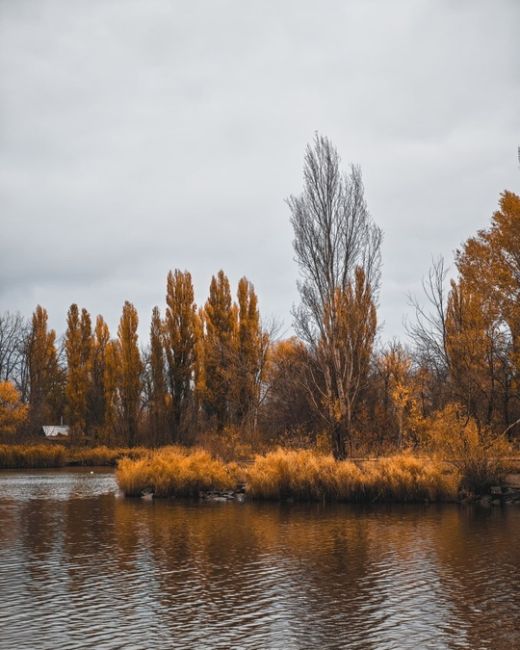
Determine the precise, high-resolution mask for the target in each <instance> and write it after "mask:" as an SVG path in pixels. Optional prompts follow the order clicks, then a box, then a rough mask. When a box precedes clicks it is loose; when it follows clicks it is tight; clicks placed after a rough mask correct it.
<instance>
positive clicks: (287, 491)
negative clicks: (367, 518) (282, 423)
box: [246, 449, 459, 502]
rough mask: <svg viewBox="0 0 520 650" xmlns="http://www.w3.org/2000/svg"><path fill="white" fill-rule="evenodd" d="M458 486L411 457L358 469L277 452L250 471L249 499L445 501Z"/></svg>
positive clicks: (450, 476)
mask: <svg viewBox="0 0 520 650" xmlns="http://www.w3.org/2000/svg"><path fill="white" fill-rule="evenodd" d="M458 483H459V477H458V475H457V473H456V472H454V471H449V470H447V469H446V468H445V467H444V466H443V465H442V464H441V463H438V462H436V461H434V460H432V459H430V458H420V457H416V456H412V455H411V454H400V455H397V456H391V457H388V458H382V459H378V460H376V461H373V462H367V461H365V462H360V463H353V462H351V461H340V462H337V461H335V460H334V459H333V458H332V457H331V456H326V455H320V454H316V453H315V452H312V451H307V450H299V451H297V450H293V451H288V450H283V449H278V450H276V451H273V452H271V453H269V454H267V455H265V456H257V457H256V458H255V461H254V463H253V465H252V466H251V467H250V468H249V469H248V471H247V483H246V493H247V494H248V495H249V496H251V497H252V498H256V499H289V498H290V499H294V500H298V501H309V500H320V501H321V500H326V501H399V502H407V501H442V500H453V499H455V498H456V496H457V490H458Z"/></svg>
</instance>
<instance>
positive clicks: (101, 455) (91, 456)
mask: <svg viewBox="0 0 520 650" xmlns="http://www.w3.org/2000/svg"><path fill="white" fill-rule="evenodd" d="M148 453H149V450H148V449H146V448H145V447H132V448H129V447H114V448H111V447H106V446H100V447H84V448H82V447H78V448H70V449H69V450H68V458H67V465H85V466H87V465H88V466H98V467H100V466H102V465H116V464H117V461H118V460H120V459H122V458H126V457H128V458H133V459H137V458H142V457H143V456H145V455H146V454H148Z"/></svg>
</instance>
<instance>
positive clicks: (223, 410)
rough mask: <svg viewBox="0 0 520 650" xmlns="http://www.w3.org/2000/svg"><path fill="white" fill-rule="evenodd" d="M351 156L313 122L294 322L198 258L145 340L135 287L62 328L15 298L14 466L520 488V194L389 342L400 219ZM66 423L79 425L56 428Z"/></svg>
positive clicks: (123, 474) (315, 492) (506, 201)
mask: <svg viewBox="0 0 520 650" xmlns="http://www.w3.org/2000/svg"><path fill="white" fill-rule="evenodd" d="M340 162H341V159H340V156H339V153H338V151H337V150H336V148H335V147H334V145H333V144H332V142H331V141H330V140H329V139H328V138H326V137H324V136H321V135H319V134H316V135H315V138H314V140H313V141H312V142H311V143H309V144H308V146H307V148H306V151H305V157H304V165H303V167H304V181H303V188H302V191H301V193H299V194H298V195H291V196H290V197H289V198H288V199H287V205H288V208H289V212H290V221H291V225H292V228H293V232H294V240H293V247H294V254H295V261H296V262H297V265H298V276H299V280H298V290H299V294H300V301H299V304H298V305H297V306H295V308H294V310H293V318H294V321H293V327H294V336H290V337H289V338H283V337H281V336H280V335H279V334H280V327H281V324H277V323H276V322H269V321H267V322H266V321H264V320H262V318H261V315H260V309H259V302H258V296H257V294H256V291H255V288H254V285H253V284H252V283H251V282H250V281H249V280H248V279H247V278H246V277H245V276H244V277H242V278H241V279H239V280H238V282H237V283H236V285H235V286H236V293H235V292H234V290H233V284H234V282H236V279H237V278H232V279H231V281H230V278H228V276H227V275H226V273H225V272H224V271H223V270H222V269H221V270H220V271H218V272H217V273H216V274H215V275H214V276H213V277H212V278H211V282H210V285H209V291H208V294H207V298H206V300H205V301H204V299H203V300H202V301H201V300H200V299H199V298H197V299H196V294H195V287H194V284H193V281H192V276H191V274H190V272H189V271H188V270H184V271H183V270H181V269H180V268H177V269H175V270H170V271H169V272H168V274H167V278H166V293H165V302H164V303H163V306H162V307H160V306H159V305H156V306H155V307H154V308H153V309H152V313H151V320H150V329H149V339H148V341H147V342H146V343H145V344H144V345H142V342H141V339H140V335H139V314H138V310H137V308H136V307H135V306H134V305H133V304H132V303H131V302H130V301H129V300H126V301H125V302H124V305H123V309H122V313H121V318H120V320H119V324H118V326H117V330H116V331H114V330H112V332H111V331H110V328H109V325H108V323H107V321H106V320H105V319H104V317H103V316H102V315H101V314H98V315H97V317H96V318H95V321H94V320H93V317H92V315H91V313H90V312H89V310H88V309H87V308H86V307H80V306H79V305H78V304H77V303H73V304H71V305H70V307H69V309H68V311H67V315H66V320H65V322H64V323H63V324H65V323H66V329H65V331H64V333H63V335H62V336H61V337H60V336H58V334H57V332H56V330H54V329H52V328H50V327H49V316H48V314H47V311H46V309H45V308H44V307H43V306H41V305H37V306H36V309H35V311H34V312H33V315H32V319H30V320H26V319H25V318H24V317H23V316H22V315H21V314H12V313H9V312H6V313H5V314H3V315H0V442H1V443H9V442H11V443H13V446H12V447H10V446H8V445H6V446H4V447H0V467H13V468H19V467H63V466H66V465H87V466H93V465H109V466H115V465H116V464H117V465H118V469H117V479H118V481H119V485H120V487H121V489H122V490H123V491H124V492H125V493H126V494H128V495H141V494H143V493H145V494H153V495H155V496H158V497H159V496H165V497H168V496H193V497H196V496H199V495H201V494H202V495H207V494H210V493H215V494H216V495H217V496H218V493H219V492H224V491H225V492H226V493H230V494H231V495H234V494H235V493H236V494H239V493H243V494H245V495H246V496H248V497H250V498H258V499H292V500H329V501H382V500H383V501H384V500H390V501H392V500H395V501H414V500H415V501H425V500H428V501H442V500H453V499H472V498H480V497H482V496H485V497H486V498H487V497H490V498H492V499H493V500H496V499H495V498H494V497H495V496H497V497H498V500H499V501H500V500H501V499H503V497H504V495H506V494H507V495H510V494H512V493H511V492H510V491H508V490H510V489H511V490H513V489H514V485H513V486H511V487H509V486H508V484H507V481H506V476H507V474H510V473H513V472H510V471H509V469H508V462H509V460H508V459H510V458H511V457H512V456H514V454H515V453H519V450H520V354H519V350H520V307H519V301H518V295H520V196H519V195H517V194H514V193H513V192H510V191H507V190H506V191H504V192H503V193H502V194H501V196H500V200H499V205H498V209H497V211H496V212H495V213H494V214H493V215H492V217H491V221H490V223H489V224H488V227H487V228H484V229H482V230H479V231H478V232H477V233H476V235H474V236H472V237H469V238H468V239H467V240H466V241H465V242H463V243H462V244H461V247H460V248H459V249H458V250H457V253H456V255H455V260H454V262H455V265H454V271H455V273H454V274H453V277H451V274H449V273H448V268H449V267H448V266H447V264H446V263H445V261H444V260H443V259H442V258H439V259H438V260H435V261H433V263H432V266H431V268H430V270H429V272H428V275H427V276H426V277H425V278H424V280H423V283H422V284H423V294H424V295H423V297H422V298H421V299H418V298H412V305H413V308H414V310H415V318H414V319H412V321H411V322H410V323H409V327H407V330H406V335H407V339H406V343H404V342H400V341H399V340H392V341H386V342H384V341H382V340H380V339H379V337H378V335H377V333H378V327H379V326H378V322H379V321H378V315H377V306H378V301H379V293H380V285H381V268H382V267H381V264H382V258H381V242H382V236H383V233H382V231H381V229H380V228H379V226H377V224H376V222H375V221H374V220H373V219H372V216H371V214H370V212H369V210H368V206H367V203H366V199H365V195H364V185H363V179H362V175H361V170H360V169H359V168H358V167H355V166H351V167H350V168H348V169H347V170H346V171H343V170H342V169H341V164H340ZM234 296H235V297H234ZM57 423H61V424H63V427H62V428H60V431H59V433H60V435H61V434H62V437H60V438H55V437H54V436H53V437H52V438H51V437H50V438H48V439H47V438H45V437H44V436H45V435H47V434H48V433H49V431H46V429H47V427H54V426H57ZM51 433H56V432H51ZM22 443H25V446H24V445H23V444H22ZM44 443H46V444H44ZM96 445H106V446H96ZM168 445H169V446H168ZM369 458H370V459H372V460H368V459H369ZM517 478H520V477H518V474H517ZM515 480H516V479H515ZM519 487H520V486H519ZM239 490H240V492H239ZM493 490H495V492H493ZM508 499H509V496H508ZM511 499H513V497H511Z"/></svg>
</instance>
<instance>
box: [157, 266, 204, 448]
mask: <svg viewBox="0 0 520 650" xmlns="http://www.w3.org/2000/svg"><path fill="white" fill-rule="evenodd" d="M166 304H167V307H166V316H165V320H164V349H165V353H166V361H167V368H168V369H167V376H168V390H169V393H170V398H171V403H170V409H169V411H170V413H169V420H170V435H171V439H172V441H174V442H180V441H181V440H182V435H183V419H184V417H185V416H186V414H187V411H188V407H189V405H190V403H191V399H192V395H193V387H194V385H193V384H194V372H195V346H196V333H197V306H196V305H195V302H194V293H193V284H192V280H191V274H190V273H188V271H185V272H184V273H183V272H182V271H180V270H179V269H175V271H174V272H173V273H172V272H171V271H170V272H169V273H168V278H167V283H166Z"/></svg>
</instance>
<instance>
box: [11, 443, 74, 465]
mask: <svg viewBox="0 0 520 650" xmlns="http://www.w3.org/2000/svg"><path fill="white" fill-rule="evenodd" d="M66 462H67V450H66V449H65V447H64V446H63V445H43V444H42V445H0V468H3V469H21V468H31V467H35V468H39V467H63V466H64V465H65V464H66Z"/></svg>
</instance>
